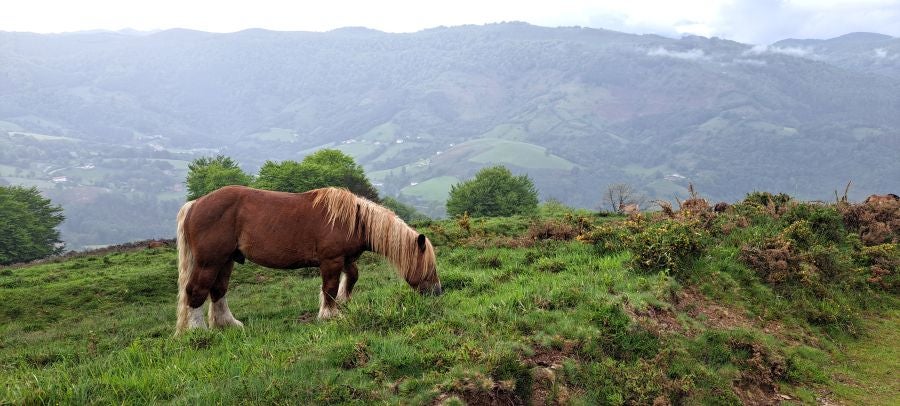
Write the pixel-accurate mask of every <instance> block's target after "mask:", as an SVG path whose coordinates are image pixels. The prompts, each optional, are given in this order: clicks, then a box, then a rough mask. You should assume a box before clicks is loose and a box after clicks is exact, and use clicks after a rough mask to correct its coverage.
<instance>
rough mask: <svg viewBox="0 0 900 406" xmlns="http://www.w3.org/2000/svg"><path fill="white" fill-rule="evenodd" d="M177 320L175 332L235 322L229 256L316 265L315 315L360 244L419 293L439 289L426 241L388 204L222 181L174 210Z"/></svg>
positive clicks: (340, 285)
mask: <svg viewBox="0 0 900 406" xmlns="http://www.w3.org/2000/svg"><path fill="white" fill-rule="evenodd" d="M177 239H178V242H177V249H178V317H177V319H178V321H177V324H176V335H177V334H180V333H182V332H184V331H185V330H188V329H191V328H206V322H205V321H204V319H203V310H202V306H203V304H204V302H206V299H207V297H208V298H209V299H210V300H211V303H210V306H209V315H208V319H209V324H210V327H225V326H238V327H242V326H243V323H241V322H240V321H238V320H237V319H235V318H234V316H233V315H232V313H231V310H230V309H229V308H228V303H227V301H226V300H225V294H226V292H227V291H228V280H229V278H230V277H231V273H232V270H233V269H234V263H235V262H237V263H240V264H243V263H244V261H245V260H250V261H252V262H254V263H256V264H259V265H262V266H265V267H269V268H277V269H296V268H301V267H319V273H320V275H321V277H322V287H321V291H320V292H319V314H318V318H319V319H320V320H324V319H329V318H332V317H334V316H336V315H337V314H339V310H338V308H337V306H338V304H340V303H343V302H346V301H347V300H350V296H351V294H352V292H353V286H354V284H355V283H356V280H357V278H358V270H357V267H356V260H357V259H358V258H359V257H360V255H362V253H363V252H364V251H373V252H376V253H379V254H381V255H383V256H385V257H386V258H387V259H388V261H389V262H391V263H392V264H393V265H394V267H395V268H396V270H397V272H398V273H399V275H400V276H401V277H403V278H404V279H405V280H406V282H407V283H408V284H409V286H410V287H412V288H413V289H415V290H418V291H419V292H420V293H422V294H433V295H440V294H441V281H440V278H439V277H438V274H437V268H436V260H435V255H434V248H433V247H432V245H431V242H430V241H429V240H428V238H427V237H425V235H423V234H419V233H418V232H417V231H415V230H414V229H412V228H411V227H409V226H408V225H406V223H405V222H404V221H403V220H402V219H400V218H399V217H397V215H396V214H394V212H392V211H391V210H390V209H387V208H385V207H383V206H381V205H378V204H376V203H374V202H372V201H369V200H367V199H365V198H362V197H357V196H356V195H354V194H353V193H351V192H350V191H348V190H346V189H338V188H332V187H329V188H322V189H315V190H311V191H308V192H305V193H286V192H273V191H268V190H259V189H253V188H249V187H245V186H226V187H223V188H221V189H218V190H216V191H214V192H212V193H210V194H207V195H206V196H203V197H201V198H199V199H197V200H193V201H189V202H187V203H185V204H184V205H183V206H182V207H181V209H180V210H179V212H178V217H177Z"/></svg>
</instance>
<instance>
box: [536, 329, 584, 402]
mask: <svg viewBox="0 0 900 406" xmlns="http://www.w3.org/2000/svg"><path fill="white" fill-rule="evenodd" d="M577 346H578V343H577V342H576V341H573V340H565V341H564V342H563V345H562V348H553V347H545V346H538V347H536V348H535V349H534V355H532V356H530V357H527V358H526V359H525V360H524V362H525V364H526V365H528V366H530V367H532V368H531V374H532V378H533V382H532V384H531V393H530V399H529V404H531V405H550V404H552V405H563V404H567V403H568V401H569V399H570V398H571V394H570V390H569V388H568V387H566V386H565V385H564V384H563V383H562V381H561V379H559V371H560V370H561V369H562V367H563V361H565V360H566V359H570V358H572V355H573V354H575V351H576V350H577Z"/></svg>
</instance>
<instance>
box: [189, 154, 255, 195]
mask: <svg viewBox="0 0 900 406" xmlns="http://www.w3.org/2000/svg"><path fill="white" fill-rule="evenodd" d="M251 181H252V179H251V178H250V175H247V174H246V173H244V171H242V170H241V168H240V167H238V165H237V163H235V162H234V160H232V159H231V158H229V157H227V156H224V155H219V156H216V157H215V158H210V157H203V158H197V159H195V160H194V161H193V162H191V163H190V164H189V165H188V174H187V180H185V184H186V185H187V190H188V196H187V199H188V200H194V199H199V198H200V197H202V196H204V195H206V194H207V193H210V192H212V191H214V190H216V189H218V188H221V187H223V186H228V185H244V186H247V185H249V184H250V182H251Z"/></svg>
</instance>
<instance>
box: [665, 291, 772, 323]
mask: <svg viewBox="0 0 900 406" xmlns="http://www.w3.org/2000/svg"><path fill="white" fill-rule="evenodd" d="M675 298H676V303H675V307H676V308H677V309H678V310H679V311H683V312H685V313H687V314H688V315H689V316H691V317H692V318H694V319H697V320H701V321H702V322H703V324H704V325H706V326H707V327H711V328H714V329H728V330H730V329H735V328H747V327H751V326H753V324H754V323H753V322H752V321H751V320H750V318H748V317H747V315H746V314H745V313H744V312H743V311H741V310H738V309H733V308H728V307H726V306H723V305H721V304H718V303H716V302H714V301H712V300H710V299H709V298H707V297H706V296H704V295H703V294H702V293H700V292H699V291H697V290H696V289H693V288H689V289H685V290H683V291H682V292H681V293H679V294H678V295H677V296H676V297H675Z"/></svg>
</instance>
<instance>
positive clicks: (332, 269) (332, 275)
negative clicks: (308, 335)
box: [319, 257, 344, 320]
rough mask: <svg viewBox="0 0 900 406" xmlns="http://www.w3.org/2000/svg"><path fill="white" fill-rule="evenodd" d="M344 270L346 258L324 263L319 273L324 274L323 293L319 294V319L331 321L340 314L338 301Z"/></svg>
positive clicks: (320, 266)
mask: <svg viewBox="0 0 900 406" xmlns="http://www.w3.org/2000/svg"><path fill="white" fill-rule="evenodd" d="M343 270H344V257H340V258H336V259H332V260H328V261H322V263H321V265H319V273H320V274H322V291H321V292H319V319H322V320H324V319H330V318H332V317H334V316H337V314H338V308H337V301H336V300H335V299H337V297H338V287H339V285H340V277H341V271H343Z"/></svg>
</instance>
